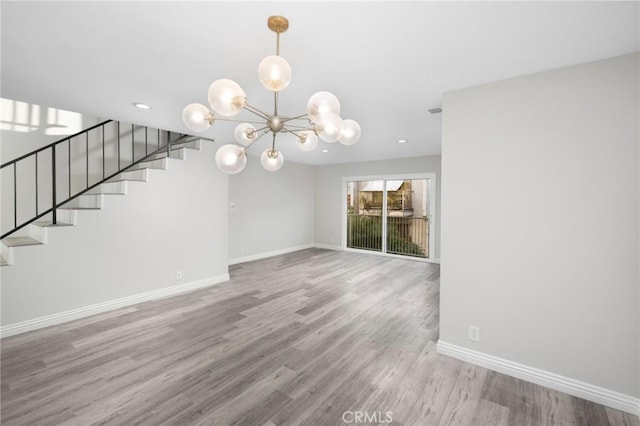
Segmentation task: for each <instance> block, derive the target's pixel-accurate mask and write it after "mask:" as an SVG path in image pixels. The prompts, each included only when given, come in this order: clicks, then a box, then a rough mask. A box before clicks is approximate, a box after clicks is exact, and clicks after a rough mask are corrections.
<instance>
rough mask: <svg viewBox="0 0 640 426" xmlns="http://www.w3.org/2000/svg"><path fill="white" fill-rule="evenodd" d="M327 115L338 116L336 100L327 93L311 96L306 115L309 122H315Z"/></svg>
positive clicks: (338, 109)
mask: <svg viewBox="0 0 640 426" xmlns="http://www.w3.org/2000/svg"><path fill="white" fill-rule="evenodd" d="M329 113H333V114H336V115H340V102H339V101H338V98H336V96H335V95H334V94H333V93H329V92H318V93H314V94H313V95H311V97H310V98H309V101H308V102H307V114H308V115H309V118H311V121H313V122H316V121H317V120H318V119H320V117H322V116H324V115H326V114H329Z"/></svg>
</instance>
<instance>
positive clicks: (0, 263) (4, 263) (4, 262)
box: [0, 256, 9, 266]
mask: <svg viewBox="0 0 640 426" xmlns="http://www.w3.org/2000/svg"><path fill="white" fill-rule="evenodd" d="M0 266H9V262H7V260H6V259H5V258H4V257H2V256H0Z"/></svg>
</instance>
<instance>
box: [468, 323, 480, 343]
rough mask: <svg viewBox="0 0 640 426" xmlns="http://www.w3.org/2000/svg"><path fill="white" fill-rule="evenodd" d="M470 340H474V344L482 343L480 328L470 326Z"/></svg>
mask: <svg viewBox="0 0 640 426" xmlns="http://www.w3.org/2000/svg"><path fill="white" fill-rule="evenodd" d="M469 340H472V341H474V342H479V341H480V327H478V326H475V325H470V326H469Z"/></svg>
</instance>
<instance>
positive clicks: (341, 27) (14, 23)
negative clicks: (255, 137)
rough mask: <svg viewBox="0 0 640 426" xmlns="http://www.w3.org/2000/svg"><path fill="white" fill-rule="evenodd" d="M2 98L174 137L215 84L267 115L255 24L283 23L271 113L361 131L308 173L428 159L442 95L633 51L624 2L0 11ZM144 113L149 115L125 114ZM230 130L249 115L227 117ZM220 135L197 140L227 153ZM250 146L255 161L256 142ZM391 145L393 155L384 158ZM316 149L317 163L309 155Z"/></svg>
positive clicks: (633, 13)
mask: <svg viewBox="0 0 640 426" xmlns="http://www.w3.org/2000/svg"><path fill="white" fill-rule="evenodd" d="M1 7H2V9H1V15H2V16H1V19H2V76H1V77H2V80H1V83H2V87H1V88H2V93H1V95H2V97H4V98H10V99H15V100H20V101H25V102H31V103H37V104H41V105H48V106H52V107H57V108H62V109H67V110H71V111H77V112H84V113H89V114H93V115H97V116H100V117H105V118H114V119H119V120H124V121H129V122H135V123H140V124H147V125H151V126H156V127H160V128H164V129H169V130H174V131H179V132H187V129H186V128H185V127H184V125H183V124H182V122H181V118H180V115H181V111H182V108H183V107H184V105H185V104H187V103H191V102H201V103H205V104H206V99H207V98H206V92H207V88H208V87H209V85H210V84H211V82H212V81H214V80H216V79H218V78H231V79H233V80H235V81H237V82H238V83H239V84H240V85H241V86H242V87H243V88H244V90H245V91H246V93H247V96H248V98H249V101H250V102H251V103H252V104H253V105H255V106H258V107H259V108H261V109H265V110H270V109H272V95H271V94H270V92H267V90H266V89H264V88H263V87H262V86H261V85H260V83H259V82H258V78H257V65H258V63H259V62H260V60H261V59H262V58H263V57H265V56H267V55H270V54H273V53H275V34H274V33H272V32H271V31H269V29H268V28H267V25H266V22H267V18H268V17H269V16H270V15H276V14H278V15H283V16H286V17H287V18H288V19H289V21H290V28H289V30H288V31H287V32H286V33H284V34H283V35H282V36H281V55H282V56H283V57H284V58H286V59H287V60H288V61H289V63H290V64H291V67H292V69H293V81H292V83H291V85H290V86H289V87H288V88H287V89H286V90H284V91H283V92H282V93H281V94H280V112H281V113H283V114H285V115H298V114H302V113H304V108H305V105H306V101H307V99H308V98H309V96H310V95H312V94H313V93H315V92H317V91H320V90H328V91H331V92H333V93H334V94H336V95H337V96H338V98H339V99H340V102H341V105H342V116H343V118H353V119H355V120H357V121H358V122H359V123H360V125H361V127H362V139H361V142H360V143H359V144H358V145H355V146H352V147H345V146H342V145H340V144H326V143H324V142H321V146H320V147H319V148H318V149H317V150H316V151H314V152H311V153H307V152H301V151H299V150H298V149H297V148H296V147H295V146H294V145H295V144H294V143H293V141H292V139H289V138H292V137H291V136H289V135H281V136H279V139H278V140H279V145H278V146H279V148H280V149H281V150H282V151H283V152H284V155H285V158H287V159H288V160H294V161H299V162H304V163H309V164H328V163H339V162H347V161H363V160H378V159H386V158H401V157H410V156H416V155H429V154H438V153H440V146H441V144H440V137H441V133H440V125H441V119H442V116H441V115H438V116H432V115H430V114H429V113H428V112H427V108H428V107H431V106H434V105H439V104H441V102H442V95H443V93H445V92H447V91H451V90H456V89H460V88H463V87H468V86H473V85H478V84H482V83H486V82H491V81H495V80H501V79H506V78H510V77H515V76H519V75H523V74H528V73H533V72H538V71H543V70H548V69H553V68H558V67H563V66H567V65H573V64H578V63H583V62H589V61H593V60H597V59H602V58H606V57H611V56H616V55H621V54H625V53H630V52H634V51H638V50H640V42H639V3H638V2H624V3H613V2H603V3H599V2H567V3H559V2H540V3H536V2H531V3H529V2H527V3H523V2H492V3H485V2H471V3H466V2H465V3H459V2H322V3H316V2H285V3H283V2H277V3H276V2H256V3H249V2H135V3H134V2H52V1H49V2H7V1H2V4H1ZM132 102H145V103H148V104H150V105H151V106H152V108H153V109H152V110H150V111H141V110H137V109H135V108H133V107H132V106H131V103H132ZM241 117H247V118H248V117H252V116H250V115H242V114H241ZM234 127H235V126H234V125H233V124H230V123H216V125H215V126H214V127H213V128H211V129H210V130H208V131H207V132H205V133H204V136H206V137H209V138H214V139H216V141H217V142H222V143H228V142H232V141H233V128H234ZM264 139H265V140H261V141H260V142H259V143H258V144H259V145H261V146H260V147H258V148H257V149H255V151H256V152H257V153H259V152H261V151H262V150H264V149H265V147H266V146H267V144H268V143H269V142H268V141H267V140H266V139H267V138H264ZM398 139H407V140H408V142H407V143H404V144H398V143H397V141H398ZM321 148H328V149H329V150H330V152H329V153H322V152H321V151H320V149H321Z"/></svg>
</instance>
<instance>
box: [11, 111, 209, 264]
mask: <svg viewBox="0 0 640 426" xmlns="http://www.w3.org/2000/svg"><path fill="white" fill-rule="evenodd" d="M203 139H204V140H210V139H206V138H199V137H198V138H196V137H193V136H189V135H183V134H179V133H175V132H170V131H166V130H159V129H152V128H149V127H146V126H140V125H135V124H127V123H122V122H118V121H114V120H107V121H104V122H102V123H99V124H97V125H95V126H93V127H90V128H88V129H86V130H83V131H82V132H79V133H76V134H74V135H71V136H68V137H66V138H64V139H61V140H59V141H57V142H54V143H52V144H50V145H47V146H45V147H42V148H40V149H38V150H35V151H33V152H30V153H28V154H25V155H23V156H21V157H19V158H16V159H15V160H11V161H9V162H6V163H4V164H2V165H0V173H1V174H0V179H1V182H2V224H1V226H2V229H1V232H2V234H1V235H0V266H2V267H5V266H10V265H12V264H13V263H14V260H15V257H16V256H15V254H16V252H17V253H19V252H20V250H28V247H32V246H38V245H42V244H46V243H47V231H48V229H50V228H52V227H68V226H74V225H75V224H76V212H77V211H78V210H100V209H102V208H103V207H104V201H105V198H108V197H113V196H122V195H125V194H127V186H128V185H129V183H130V182H136V181H137V182H146V181H147V179H148V176H149V170H150V169H157V170H167V165H168V162H169V160H170V159H173V160H183V159H184V158H185V152H186V150H188V149H194V150H199V149H200V144H201V140H203ZM18 256H19V255H18Z"/></svg>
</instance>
